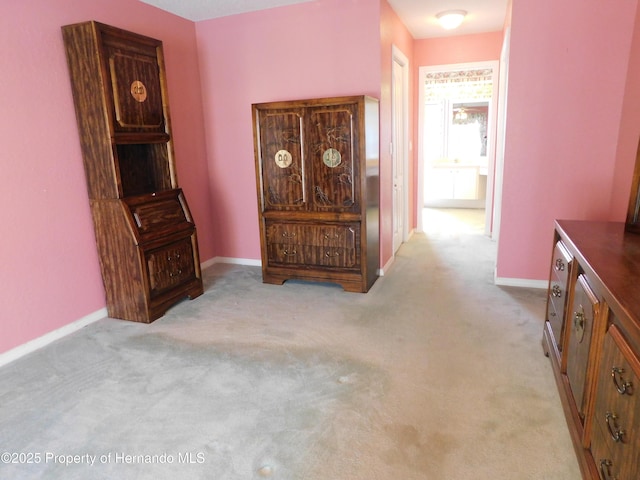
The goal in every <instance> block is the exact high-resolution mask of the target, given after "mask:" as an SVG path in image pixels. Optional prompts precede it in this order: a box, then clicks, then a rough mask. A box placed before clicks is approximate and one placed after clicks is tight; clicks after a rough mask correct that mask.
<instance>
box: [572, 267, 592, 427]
mask: <svg viewBox="0 0 640 480" xmlns="http://www.w3.org/2000/svg"><path fill="white" fill-rule="evenodd" d="M599 310H600V301H599V300H598V297H597V296H596V295H595V293H594V292H593V290H592V289H591V287H590V285H589V282H588V281H587V277H586V276H585V275H584V274H582V275H580V276H579V277H578V281H577V282H576V286H575V293H574V298H573V306H572V309H571V313H570V315H568V316H567V326H566V334H567V335H569V339H568V346H567V349H568V352H567V376H568V377H569V384H570V386H571V392H572V393H573V398H574V400H575V403H576V406H577V408H578V413H579V414H580V418H581V419H582V421H584V415H585V406H586V405H585V402H584V400H585V398H584V393H585V384H586V377H587V369H588V363H589V349H590V346H591V334H592V332H593V324H594V322H595V320H596V319H597V318H598V315H599Z"/></svg>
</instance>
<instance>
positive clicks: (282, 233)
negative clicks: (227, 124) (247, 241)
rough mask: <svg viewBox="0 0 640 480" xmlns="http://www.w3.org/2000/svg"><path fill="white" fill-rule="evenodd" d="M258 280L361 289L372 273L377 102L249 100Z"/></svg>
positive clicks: (368, 284) (376, 234) (376, 223)
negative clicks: (259, 260) (258, 247)
mask: <svg viewBox="0 0 640 480" xmlns="http://www.w3.org/2000/svg"><path fill="white" fill-rule="evenodd" d="M253 126H254V141H255V159H256V178H257V191H258V208H259V217H260V238H261V249H262V278H263V281H264V282H265V283H273V284H281V283H283V282H284V281H286V280H288V279H301V280H309V281H318V282H333V283H338V284H340V285H342V287H343V288H344V289H345V290H347V291H352V292H367V291H368V290H369V288H370V287H371V286H372V285H373V283H374V282H375V280H376V278H377V276H378V266H379V257H380V246H379V245H380V242H379V219H378V217H379V140H378V101H377V100H376V99H374V98H370V97H366V96H352V97H334V98H322V99H310V100H298V101H286V102H272V103H260V104H254V105H253Z"/></svg>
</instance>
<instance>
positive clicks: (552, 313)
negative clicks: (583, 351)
mask: <svg viewBox="0 0 640 480" xmlns="http://www.w3.org/2000/svg"><path fill="white" fill-rule="evenodd" d="M556 302H558V300H557V299H556V298H554V296H553V294H551V295H549V298H548V299H547V321H548V322H549V323H550V324H551V330H552V331H553V337H554V340H555V342H556V345H557V347H558V350H562V341H561V340H560V339H561V335H562V323H563V322H562V320H563V318H562V312H563V309H562V307H560V308H559V307H558V305H556ZM560 305H562V303H560Z"/></svg>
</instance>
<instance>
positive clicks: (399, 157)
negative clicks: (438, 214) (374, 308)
mask: <svg viewBox="0 0 640 480" xmlns="http://www.w3.org/2000/svg"><path fill="white" fill-rule="evenodd" d="M392 57H393V64H392V73H391V119H392V127H391V155H392V163H393V197H392V201H393V252H394V253H395V252H396V251H397V250H398V248H400V245H402V243H403V242H404V241H405V239H406V236H405V229H406V224H407V219H406V215H407V205H406V203H407V202H406V188H405V165H406V164H407V161H408V160H407V159H408V150H409V149H408V136H407V121H408V118H407V110H408V105H407V101H408V96H407V95H408V93H407V92H408V85H409V73H408V71H409V63H408V61H407V58H406V57H405V56H404V55H403V54H402V52H400V51H399V50H398V49H397V48H396V47H395V46H394V47H393V55H392Z"/></svg>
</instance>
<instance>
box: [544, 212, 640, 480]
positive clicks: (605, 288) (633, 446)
mask: <svg viewBox="0 0 640 480" xmlns="http://www.w3.org/2000/svg"><path fill="white" fill-rule="evenodd" d="M550 270H551V271H550V281H549V295H548V300H547V315H546V321H545V326H544V334H543V342H542V343H543V348H544V352H545V354H547V355H548V356H549V357H550V359H551V364H552V366H553V371H554V374H555V378H556V382H557V385H558V389H559V392H560V398H561V401H562V405H563V408H564V412H565V416H566V419H567V423H568V426H569V430H570V432H571V437H572V440H573V444H574V447H575V450H576V454H577V457H578V461H579V464H580V469H581V471H582V475H583V478H585V479H588V480H595V479H601V480H614V479H616V480H638V478H640V235H639V234H634V233H628V232H625V224H624V223H612V222H590V221H569V220H558V221H557V222H556V225H555V231H554V239H553V251H552V262H551V269H550Z"/></svg>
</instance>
